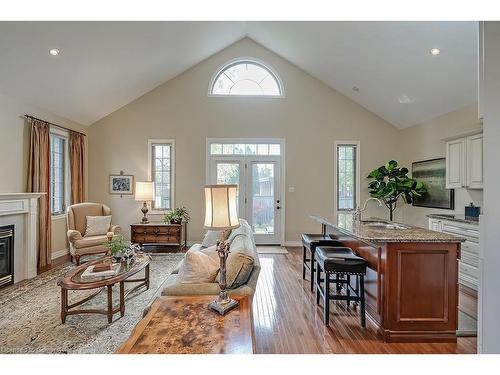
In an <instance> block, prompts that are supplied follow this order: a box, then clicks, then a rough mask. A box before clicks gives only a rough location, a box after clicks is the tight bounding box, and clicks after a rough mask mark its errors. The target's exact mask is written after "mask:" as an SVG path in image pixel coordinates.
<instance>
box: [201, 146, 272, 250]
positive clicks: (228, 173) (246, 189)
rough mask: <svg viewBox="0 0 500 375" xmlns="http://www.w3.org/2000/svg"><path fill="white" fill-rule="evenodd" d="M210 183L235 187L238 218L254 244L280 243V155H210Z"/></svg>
mask: <svg viewBox="0 0 500 375" xmlns="http://www.w3.org/2000/svg"><path fill="white" fill-rule="evenodd" d="M209 164H210V165H209V177H208V179H209V183H211V184H237V185H238V196H237V199H238V216H239V217H241V218H242V219H246V220H247V221H248V223H249V224H250V226H251V227H252V230H253V233H254V237H255V242H256V243H257V244H276V245H279V244H280V243H281V213H282V203H281V202H282V201H281V197H280V195H281V191H282V186H281V156H271V155H251V156H250V155H248V156H237V155H228V156H225V155H218V156H213V155H212V156H210V162H209Z"/></svg>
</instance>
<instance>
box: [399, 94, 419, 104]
mask: <svg viewBox="0 0 500 375" xmlns="http://www.w3.org/2000/svg"><path fill="white" fill-rule="evenodd" d="M414 101H415V100H413V99H412V98H410V97H409V96H408V95H405V94H403V95H401V96H400V97H399V98H398V102H400V103H401V104H410V103H413V102H414Z"/></svg>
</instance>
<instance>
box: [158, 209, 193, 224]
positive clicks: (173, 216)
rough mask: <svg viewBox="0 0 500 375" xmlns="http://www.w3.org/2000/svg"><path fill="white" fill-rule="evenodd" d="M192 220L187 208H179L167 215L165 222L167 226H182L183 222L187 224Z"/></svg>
mask: <svg viewBox="0 0 500 375" xmlns="http://www.w3.org/2000/svg"><path fill="white" fill-rule="evenodd" d="M190 219H191V217H190V216H189V213H188V211H187V208H186V207H177V208H174V209H173V210H172V211H170V212H169V213H167V214H165V217H164V218H163V222H164V223H166V224H180V223H182V222H183V221H185V222H186V223H187V222H188V221H189V220H190Z"/></svg>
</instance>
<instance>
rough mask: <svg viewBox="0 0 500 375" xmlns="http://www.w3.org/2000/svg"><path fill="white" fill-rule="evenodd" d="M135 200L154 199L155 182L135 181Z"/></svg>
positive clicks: (148, 200)
mask: <svg viewBox="0 0 500 375" xmlns="http://www.w3.org/2000/svg"><path fill="white" fill-rule="evenodd" d="M135 200H136V201H140V202H150V201H154V200H155V183H154V182H151V181H137V182H136V183H135Z"/></svg>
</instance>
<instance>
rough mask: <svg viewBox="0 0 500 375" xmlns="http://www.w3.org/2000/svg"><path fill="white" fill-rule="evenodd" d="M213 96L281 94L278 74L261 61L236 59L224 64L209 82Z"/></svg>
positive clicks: (281, 89) (210, 92)
mask: <svg viewBox="0 0 500 375" xmlns="http://www.w3.org/2000/svg"><path fill="white" fill-rule="evenodd" d="M209 95H214V96H218V95H220V96H227V95H230V96H278V97H280V96H283V87H282V85H281V81H280V79H279V78H278V75H277V74H276V73H275V72H274V71H273V69H272V68H270V67H269V66H268V65H266V64H264V63H263V62H260V61H257V60H253V59H237V60H233V61H231V62H229V63H227V64H225V65H224V66H223V67H222V68H221V69H219V71H218V72H217V74H215V75H214V78H213V79H212V81H211V82H210V88H209Z"/></svg>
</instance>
